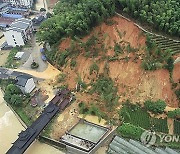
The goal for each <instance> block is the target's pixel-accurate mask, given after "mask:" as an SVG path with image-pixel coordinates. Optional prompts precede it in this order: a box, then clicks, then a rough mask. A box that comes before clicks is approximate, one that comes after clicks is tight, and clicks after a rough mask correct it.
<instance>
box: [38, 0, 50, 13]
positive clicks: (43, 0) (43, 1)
mask: <svg viewBox="0 0 180 154" xmlns="http://www.w3.org/2000/svg"><path fill="white" fill-rule="evenodd" d="M41 8H45V9H46V11H47V10H48V7H47V2H46V0H37V1H36V5H35V9H36V10H38V11H40V9H41Z"/></svg>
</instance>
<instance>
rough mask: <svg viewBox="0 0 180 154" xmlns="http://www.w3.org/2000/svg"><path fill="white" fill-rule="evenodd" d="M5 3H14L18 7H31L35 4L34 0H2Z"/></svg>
mask: <svg viewBox="0 0 180 154" xmlns="http://www.w3.org/2000/svg"><path fill="white" fill-rule="evenodd" d="M1 1H2V2H5V3H10V4H11V5H14V6H16V7H26V8H31V7H32V5H33V0H1Z"/></svg>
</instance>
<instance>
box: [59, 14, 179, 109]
mask: <svg viewBox="0 0 180 154" xmlns="http://www.w3.org/2000/svg"><path fill="white" fill-rule="evenodd" d="M113 20H114V21H116V24H114V25H112V26H109V25H106V24H105V23H103V24H101V25H100V26H97V27H96V28H94V29H93V31H92V33H91V34H90V35H89V36H87V37H85V38H83V39H82V40H83V41H86V40H87V39H88V37H90V36H92V35H93V34H97V33H102V34H106V35H107V36H108V37H106V39H105V40H104V43H105V45H106V46H107V48H108V52H107V55H109V56H113V54H114V51H113V48H114V44H115V42H120V41H123V43H125V42H129V43H130V45H131V47H134V48H138V49H139V50H138V51H137V52H136V54H132V53H126V54H121V55H120V58H124V57H129V60H128V61H126V60H121V61H120V60H119V61H113V62H109V68H110V69H109V70H110V72H109V76H110V77H111V78H112V79H113V80H114V81H115V83H116V85H117V86H118V93H119V95H120V100H119V102H122V101H124V100H127V99H130V100H131V101H132V102H144V101H145V100H147V99H153V100H157V99H162V100H165V101H166V103H167V105H168V106H170V107H178V101H177V99H176V96H175V94H174V92H173V91H172V90H171V84H170V82H169V72H168V71H167V70H165V69H160V70H157V71H144V70H143V69H142V68H141V58H142V57H141V55H142V54H143V47H145V40H146V38H145V36H144V35H143V33H142V31H141V30H140V29H138V27H136V26H135V25H134V24H133V22H129V21H127V20H125V19H123V18H120V17H113ZM119 33H121V35H122V36H121V38H120V37H119ZM121 45H122V44H121ZM69 46H70V39H67V40H65V41H63V42H62V43H61V45H60V49H61V50H64V49H66V48H68V47H69ZM109 47H111V48H109ZM135 58H136V59H137V60H135ZM93 61H96V62H97V63H98V66H99V69H100V70H99V73H102V72H103V68H104V64H105V61H100V56H99V57H97V58H94V59H92V58H86V57H84V56H83V55H82V54H81V55H79V56H78V57H77V58H76V62H77V66H76V68H75V69H74V70H72V69H71V68H70V66H69V65H67V66H66V67H64V68H63V73H65V74H67V75H68V79H67V84H68V86H69V88H72V89H73V88H75V85H76V83H77V79H76V78H77V74H79V75H80V76H81V78H82V80H83V81H85V82H86V83H90V81H91V80H92V79H96V75H89V68H90V66H91V64H92V63H93ZM178 68H179V64H176V65H175V68H174V72H173V78H174V80H175V81H178V80H179V79H180V71H178ZM84 101H86V100H84Z"/></svg>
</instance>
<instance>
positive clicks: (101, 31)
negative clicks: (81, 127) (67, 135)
mask: <svg viewBox="0 0 180 154" xmlns="http://www.w3.org/2000/svg"><path fill="white" fill-rule="evenodd" d="M114 2H115V1H114V0H86V1H85V0H76V1H71V0H70V1H66V2H64V1H60V2H59V3H58V4H57V6H56V7H55V8H54V15H53V17H52V18H50V19H48V20H47V21H46V22H44V23H43V24H42V25H41V27H40V31H39V32H38V36H39V37H38V38H39V41H45V42H48V43H49V44H50V45H51V50H46V51H45V53H46V55H47V57H48V58H49V60H50V61H51V63H52V64H54V65H55V66H56V67H57V68H58V69H59V70H61V72H62V74H60V75H59V76H58V77H57V79H56V81H54V82H53V85H52V86H53V88H65V87H66V88H68V89H70V90H72V91H74V92H75V93H76V96H77V99H76V102H75V103H73V104H75V105H78V110H79V113H80V114H83V115H84V116H86V115H88V114H90V115H96V116H98V117H99V120H101V118H103V119H105V120H106V121H107V122H108V124H112V125H119V124H120V123H121V122H124V123H130V124H127V125H125V126H126V127H125V129H121V127H120V128H119V129H118V131H119V132H120V134H123V132H124V134H125V136H126V137H134V138H136V139H138V138H139V137H140V135H141V133H142V128H143V129H150V128H153V129H154V130H155V131H160V132H164V133H168V132H169V128H168V122H167V115H166V113H165V109H166V107H167V106H169V107H174V108H177V107H178V105H180V104H178V103H179V102H178V101H179V100H178V99H177V98H178V95H179V93H178V91H179V90H178V89H179V88H180V84H179V81H180V79H179V76H180V75H179V74H178V73H179V72H178V71H177V72H175V71H174V68H176V69H177V65H176V66H175V65H174V64H173V62H174V58H175V56H179V55H178V53H174V52H172V51H171V50H168V49H167V50H161V48H159V47H158V46H157V45H156V44H155V43H154V41H153V40H152V39H151V38H150V37H148V36H146V35H145V33H144V32H142V31H141V30H140V29H139V28H138V27H137V26H135V24H134V23H133V22H132V21H128V20H126V19H124V18H121V17H119V16H113V17H111V15H113V14H114V12H115V3H114ZM131 2H134V1H131ZM175 54H176V55H175ZM176 91H177V92H176ZM176 93H177V94H176ZM128 102H129V103H128ZM124 104H126V105H124ZM171 114H172V113H171ZM140 117H141V118H140ZM160 117H162V119H161V118H160ZM159 118H160V119H159ZM67 121H69V119H68V120H67ZM56 122H57V121H56ZM57 123H58V122H57ZM57 123H56V124H57ZM177 125H178V126H177V127H175V128H176V130H177V129H178V128H179V123H177ZM128 127H129V128H130V129H129V130H130V131H129V132H128V131H126V129H127V128H128ZM136 128H137V129H136ZM53 130H55V132H56V131H58V132H59V130H58V127H54V128H53ZM136 130H137V131H136ZM132 135H133V136H132ZM59 137H60V135H56V139H59Z"/></svg>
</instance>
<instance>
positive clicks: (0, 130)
mask: <svg viewBox="0 0 180 154" xmlns="http://www.w3.org/2000/svg"><path fill="white" fill-rule="evenodd" d="M12 128H13V131H12ZM22 130H24V127H23V126H22V125H21V123H20V122H19V121H18V119H17V117H16V116H15V114H14V113H13V112H12V111H11V110H10V108H9V107H8V106H7V105H6V103H5V101H4V99H3V93H2V91H1V89H0V136H1V137H0V153H1V154H3V153H6V152H7V150H8V149H9V148H10V147H11V146H12V143H13V142H14V141H15V140H16V139H17V137H18V134H19V132H21V131H22ZM51 153H53V154H64V153H63V152H62V151H59V150H58V149H56V148H54V147H52V146H49V145H47V144H44V143H40V142H39V141H37V140H36V141H35V142H34V143H33V144H32V145H31V146H30V147H29V148H28V150H27V151H26V152H25V154H51Z"/></svg>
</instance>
